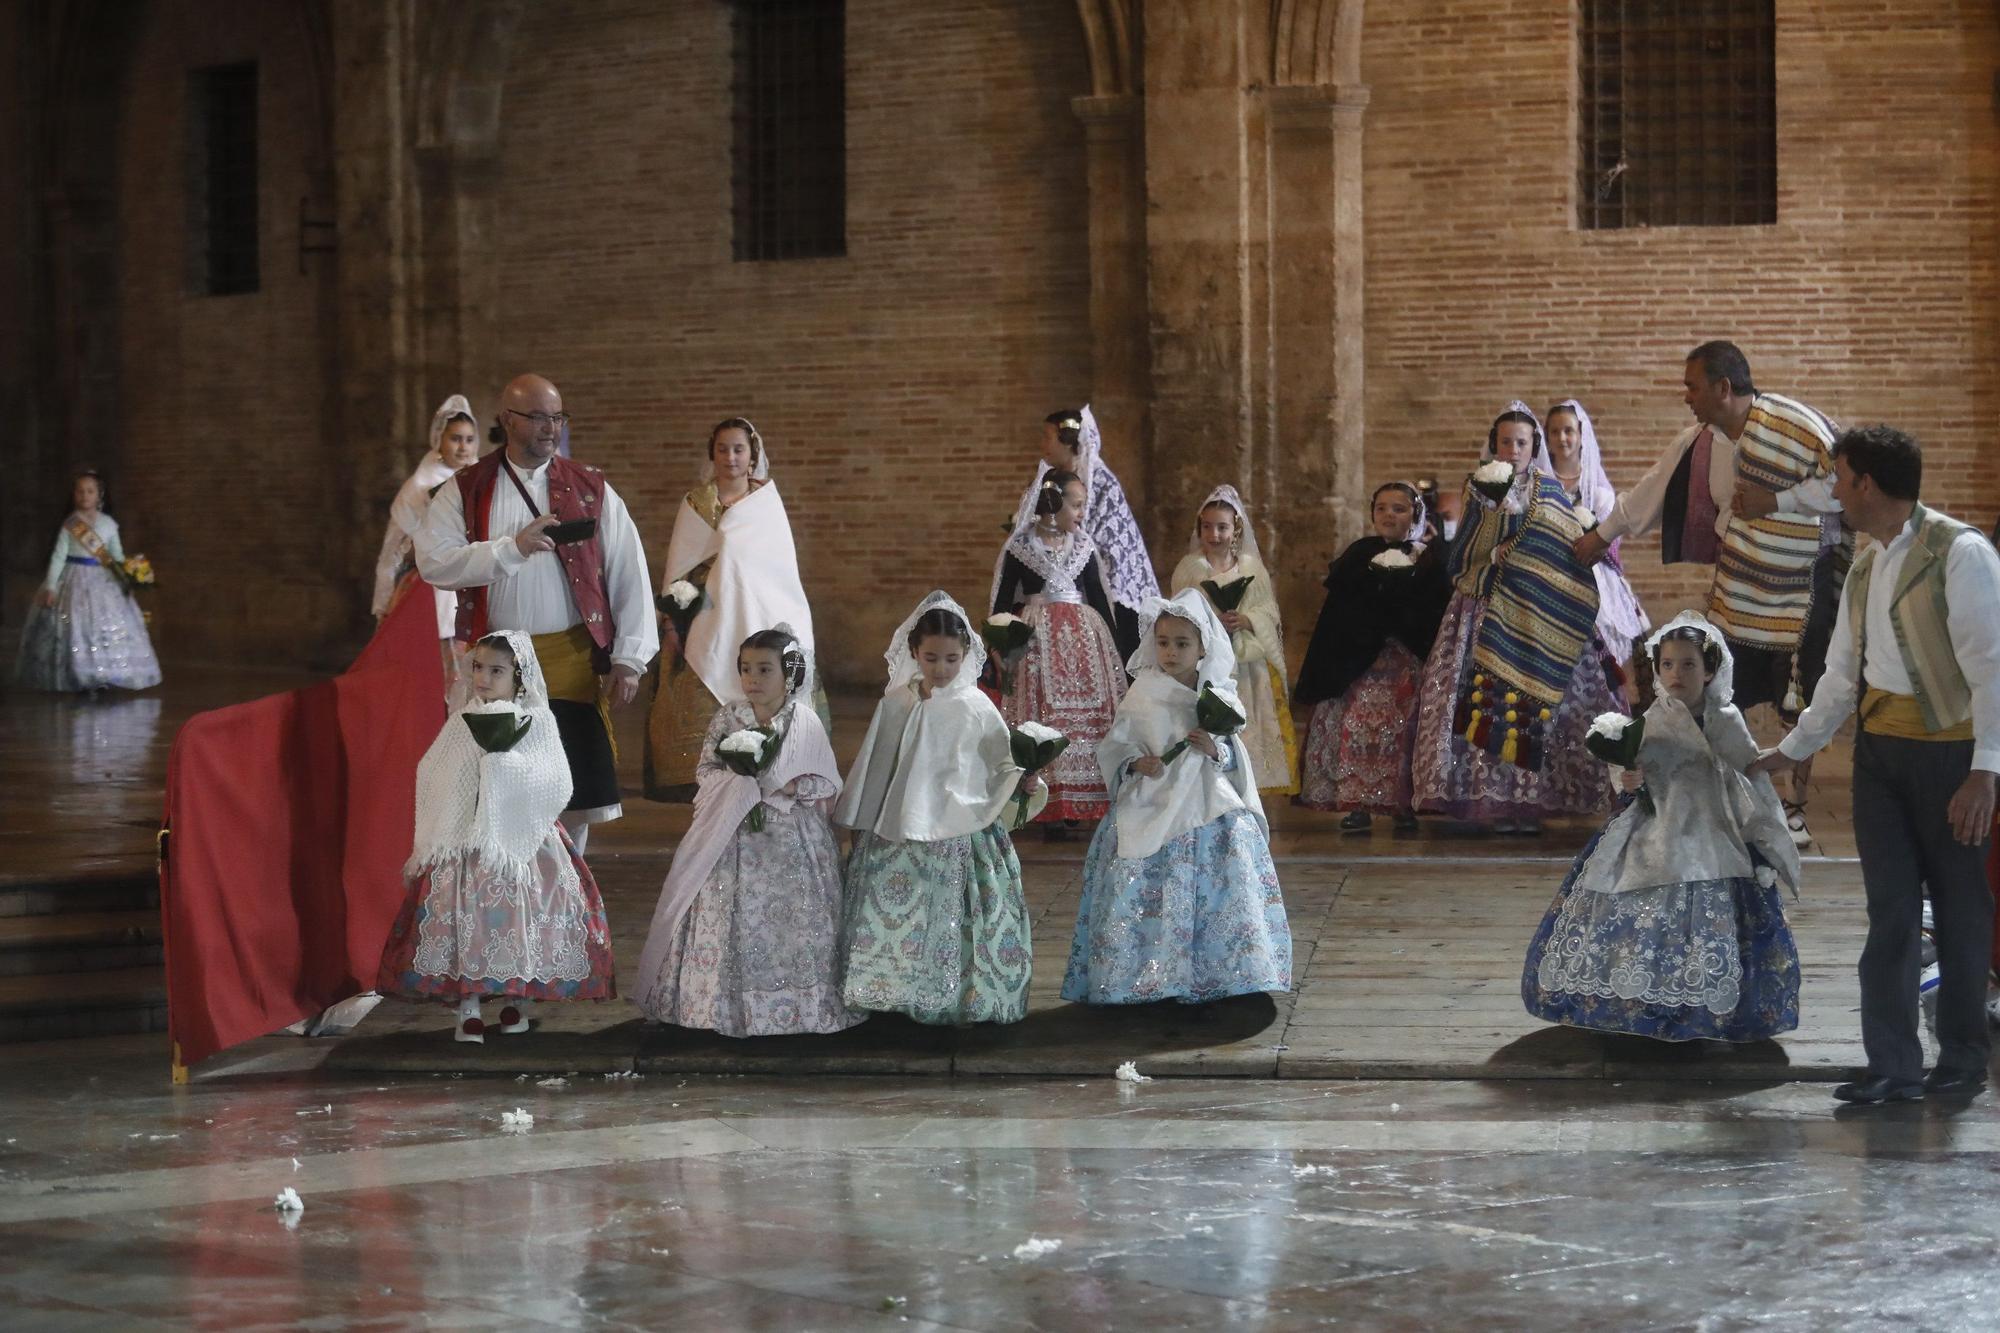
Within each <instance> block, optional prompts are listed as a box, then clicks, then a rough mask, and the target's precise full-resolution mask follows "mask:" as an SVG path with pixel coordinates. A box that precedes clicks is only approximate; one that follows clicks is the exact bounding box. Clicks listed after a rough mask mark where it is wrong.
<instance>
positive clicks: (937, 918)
mask: <svg viewBox="0 0 2000 1333" xmlns="http://www.w3.org/2000/svg"><path fill="white" fill-rule="evenodd" d="M884 658H885V660H886V661H887V663H888V668H889V684H888V688H887V689H886V690H884V691H883V694H882V702H881V703H879V704H877V705H876V706H875V716H874V717H873V718H872V719H871V720H870V721H869V723H868V734H867V736H866V737H865V738H863V740H862V742H861V753H860V754H859V755H858V756H856V758H855V760H854V767H853V768H852V769H850V770H849V771H848V774H847V786H846V789H845V790H844V791H843V792H842V793H841V796H840V804H839V806H838V808H836V810H835V811H834V820H835V822H836V823H838V824H840V825H841V826H843V827H845V828H850V829H853V830H854V847H853V850H852V852H851V853H850V854H849V856H848V859H847V907H846V916H845V920H844V922H843V924H842V927H841V946H842V953H843V956H844V963H843V971H844V976H845V980H844V983H843V988H842V990H843V996H844V998H845V999H846V1001H847V1003H848V1004H849V1005H850V1006H852V1007H854V1008H856V1009H876V1010H890V1011H895V1012H898V1013H904V1014H908V1015H909V1016H910V1017H911V1018H914V1019H915V1020H917V1021H918V1022H919V1023H939V1024H944V1023H951V1024H961V1025H963V1024H969V1023H1013V1022H1018V1021H1019V1020H1020V1019H1021V1018H1022V1017H1023V1016H1024V1015H1025V1014H1026V1013H1027V1011H1028V979H1029V974H1030V971H1031V968H1032V965H1033V956H1032V953H1031V949H1030V943H1029V932H1028V911H1027V904H1026V901H1025V899H1024V898H1023V897H1022V893H1021V863H1020V861H1019V860H1018V859H1017V858H1016V857H1015V855H1014V844H1013V843H1012V842H1011V841H1010V840H1009V839H1008V837H1007V829H1008V828H1009V827H1010V826H1018V825H1019V824H1021V823H1022V822H1025V820H1026V819H1028V818H1032V817H1033V816H1034V814H1035V812H1036V811H1037V810H1038V809H1039V808H1040V806H1041V804H1042V803H1043V802H1045V801H1046V800H1047V799H1048V792H1047V789H1046V787H1045V786H1044V785H1043V784H1042V783H1041V782H1040V781H1039V780H1036V781H1034V782H1033V784H1032V786H1031V787H1030V788H1029V789H1028V790H1027V791H1026V792H1025V793H1024V792H1023V787H1024V785H1026V782H1025V778H1026V775H1025V774H1023V772H1022V770H1021V768H1020V766H1019V765H1017V764H1016V763H1015V762H1014V759H1013V750H1012V745H1011V742H1010V738H1009V734H1008V728H1007V724H1006V722H1004V721H1002V720H1001V717H1000V712H999V710H998V709H996V708H995V707H994V706H993V702H992V700H990V699H988V698H987V697H986V696H985V695H984V694H982V693H980V691H979V690H978V689H977V688H976V687H975V684H974V682H975V681H977V679H978V677H979V673H980V670H981V669H982V668H983V667H984V665H985V660H986V645H985V644H984V643H983V642H981V641H980V638H979V636H978V635H977V634H975V633H973V629H972V622H971V621H970V620H969V619H968V618H967V617H966V614H965V610H964V608H963V607H961V606H959V604H958V603H957V602H955V601H953V600H952V599H951V598H950V597H949V596H947V595H946V594H944V593H942V592H934V593H932V594H930V595H929V596H928V597H926V598H924V600H923V601H922V602H920V603H918V604H917V609H916V610H915V611H913V612H911V613H910V615H909V617H908V618H907V619H905V620H904V621H903V623H902V625H901V626H900V627H898V629H897V630H896V634H895V637H893V638H892V639H890V640H889V649H888V651H887V653H885V654H884ZM1023 794H1025V795H1027V796H1028V798H1029V799H1028V800H1027V801H1026V803H1025V806H1024V804H1023V803H1022V802H1021V801H1020V800H1018V799H1017V798H1018V797H1019V796H1020V795H1023Z"/></svg>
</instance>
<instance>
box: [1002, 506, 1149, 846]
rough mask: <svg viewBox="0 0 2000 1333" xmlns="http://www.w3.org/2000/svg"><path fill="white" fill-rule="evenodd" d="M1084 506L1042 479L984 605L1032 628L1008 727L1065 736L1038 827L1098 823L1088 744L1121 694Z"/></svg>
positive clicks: (1098, 795)
mask: <svg viewBox="0 0 2000 1333" xmlns="http://www.w3.org/2000/svg"><path fill="white" fill-rule="evenodd" d="M1084 503H1085V497H1084V488H1083V482H1082V481H1080V480H1078V479H1077V476H1076V474H1075V473H1073V472H1060V471H1052V472H1049V473H1048V474H1046V475H1045V476H1044V477H1043V478H1042V483H1041V493H1040V495H1039V496H1038V498H1037V499H1036V502H1035V507H1034V512H1033V513H1032V514H1031V515H1030V516H1029V519H1028V521H1027V522H1026V523H1023V524H1022V525H1021V526H1020V527H1019V528H1017V529H1015V532H1014V535H1013V536H1012V537H1010V538H1008V540H1007V547H1006V550H1005V551H1004V552H1003V553H1002V556H1001V560H1000V578H999V584H998V587H997V588H996V589H995V591H994V596H993V610H994V612H995V613H998V612H1002V611H1007V612H1012V613H1013V614H1015V615H1018V616H1020V617H1021V618H1022V619H1024V620H1026V621H1028V622H1029V623H1030V624H1031V625H1033V626H1034V628H1035V637H1034V638H1033V639H1031V640H1029V641H1028V646H1027V648H1026V649H1025V650H1024V651H1023V652H1022V653H1021V659H1020V661H1019V662H1017V663H1016V664H1015V666H1014V684H1013V689H1012V690H1011V691H1009V692H1008V693H1007V694H1006V696H1005V698H1004V701H1003V702H1004V708H1005V713H1006V720H1007V724H1008V725H1009V726H1014V725H1016V724H1018V723H1021V722H1039V723H1041V724H1042V725H1043V726H1046V727H1052V728H1054V729H1055V730H1056V731H1059V732H1061V733H1062V734H1063V735H1065V736H1067V737H1069V748H1068V749H1067V750H1064V751H1063V753H1062V756H1061V757H1060V758H1058V759H1057V760H1056V762H1055V763H1053V764H1051V765H1050V766H1049V770H1048V772H1047V773H1046V774H1044V777H1045V778H1046V780H1047V782H1048V787H1049V804H1048V808H1047V809H1046V810H1044V811H1043V812H1042V818H1044V819H1047V820H1070V821H1081V820H1097V819H1102V818H1103V817H1104V812H1105V810H1106V808H1107V807H1108V806H1109V805H1110V802H1111V798H1110V797H1109V795H1107V794H1106V792H1105V790H1104V780H1103V778H1101V777H1100V776H1099V775H1098V771H1097V742H1098V741H1099V740H1101V739H1102V738H1103V736H1104V733H1105V732H1106V731H1108V730H1110V728H1111V719H1112V716H1113V715H1114V714H1115V713H1116V712H1117V711H1118V700H1119V699H1120V697H1122V696H1123V695H1124V693H1125V666H1124V663H1123V662H1121V661H1120V660H1119V657H1118V647H1117V644H1116V643H1115V642H1114V641H1113V640H1112V636H1111V626H1112V616H1113V613H1112V609H1111V601H1110V598H1109V597H1108V595H1107V594H1106V592H1105V584H1104V574H1103V569H1102V567H1101V566H1100V564H1099V562H1098V559H1097V547H1096V544H1095V543H1094V542H1093V541H1092V540H1091V537H1090V534H1089V533H1088V532H1085V531H1084V530H1083V527H1082V522H1083V511H1084ZM982 658H983V653H982Z"/></svg>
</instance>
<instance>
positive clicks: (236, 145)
mask: <svg viewBox="0 0 2000 1333" xmlns="http://www.w3.org/2000/svg"><path fill="white" fill-rule="evenodd" d="M188 102H189V106H188V112H189V114H188V130H189V136H188V137H189V144H188V146H189V153H188V158H189V173H188V174H189V179H188V239H189V257H190V264H189V267H190V269H191V270H192V277H193V286H194V289H195V290H196V291H198V292H204V293H206V294H208V295H210V296H230V295H234V294H236V293H239V292H254V291H256V290H257V286H258V264H257V66H256V65H255V64H254V63H249V64H240V65H217V66H214V67H212V68H209V69H199V70H196V71H195V72H194V77H193V79H192V80H191V83H190V88H189V98H188Z"/></svg>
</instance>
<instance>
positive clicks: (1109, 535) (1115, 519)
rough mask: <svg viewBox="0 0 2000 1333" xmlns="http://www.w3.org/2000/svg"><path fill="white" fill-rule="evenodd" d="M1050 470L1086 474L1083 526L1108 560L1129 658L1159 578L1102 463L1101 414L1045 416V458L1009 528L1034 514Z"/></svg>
mask: <svg viewBox="0 0 2000 1333" xmlns="http://www.w3.org/2000/svg"><path fill="white" fill-rule="evenodd" d="M1051 471H1065V472H1074V473H1075V474H1076V475H1077V476H1079V477H1081V478H1082V479H1083V486H1084V491H1085V493H1086V494H1087V495H1088V497H1089V498H1088V501H1087V505H1086V508H1085V510H1084V516H1083V530H1084V531H1085V532H1088V533H1089V534H1090V539H1091V540H1092V541H1093V542H1095V543H1096V544H1097V550H1098V555H1099V557H1100V558H1101V559H1102V561H1103V563H1104V570H1105V576H1106V579H1105V581H1106V582H1107V583H1108V584H1109V585H1110V586H1109V587H1108V588H1107V591H1108V592H1109V593H1110V595H1111V603H1112V608H1113V610H1112V620H1111V633H1112V637H1113V638H1114V639H1115V640H1116V641H1117V644H1118V655H1119V656H1120V657H1121V658H1122V657H1130V656H1131V655H1132V650H1133V649H1134V648H1137V647H1138V646H1139V629H1138V626H1139V608H1140V607H1142V606H1144V605H1145V604H1146V599H1147V598H1149V597H1158V596H1159V595H1160V580H1159V577H1158V575H1156V574H1155V573H1154V572H1153V558H1152V556H1150V555H1149V554H1147V552H1146V538H1145V537H1144V535H1143V534H1141V533H1140V531H1139V520H1138V519H1137V518H1135V517H1133V514H1132V506H1131V504H1130V503H1129V502H1128V501H1127V500H1126V499H1125V488H1124V487H1123V486H1121V485H1119V484H1118V478H1117V476H1116V475H1115V474H1114V473H1113V472H1112V471H1111V469H1110V467H1109V466H1107V465H1106V464H1105V462H1104V437H1103V436H1101V435H1100V434H1098V430H1097V418H1096V417H1094V416H1092V415H1091V412H1090V405H1089V404H1088V403H1086V404H1084V406H1082V407H1080V408H1078V409H1077V410H1075V411H1073V412H1072V411H1070V410H1068V409H1067V408H1064V409H1061V410H1058V411H1055V412H1051V413H1049V414H1048V416H1046V417H1044V418H1043V419H1042V461H1041V463H1040V465H1039V466H1037V467H1036V469H1035V479H1034V480H1033V481H1031V482H1029V483H1028V489H1027V490H1025V491H1023V492H1021V502H1020V504H1018V505H1016V506H1015V508H1014V524H1013V527H1012V528H1011V529H1010V530H1011V531H1014V532H1019V531H1020V530H1021V529H1022V528H1023V527H1025V526H1026V525H1027V524H1028V523H1029V522H1030V521H1031V520H1032V519H1033V518H1034V516H1035V503H1036V501H1037V500H1038V499H1039V498H1040V496H1041V489H1042V479H1043V478H1044V477H1046V476H1048V474H1049V473H1050V472H1051ZM1004 559H1005V557H1004V555H1003V557H1002V561H1004ZM1002 561H996V562H995V563H994V566H993V589H992V592H991V593H989V594H988V596H987V601H988V602H989V603H990V602H992V601H993V600H994V599H995V598H996V597H997V596H998V595H999V592H1000V579H1001V572H1002Z"/></svg>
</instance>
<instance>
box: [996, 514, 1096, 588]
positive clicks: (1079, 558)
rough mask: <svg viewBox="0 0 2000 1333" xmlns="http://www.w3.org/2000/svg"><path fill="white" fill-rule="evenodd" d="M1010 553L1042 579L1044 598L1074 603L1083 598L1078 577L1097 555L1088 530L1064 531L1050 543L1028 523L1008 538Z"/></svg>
mask: <svg viewBox="0 0 2000 1333" xmlns="http://www.w3.org/2000/svg"><path fill="white" fill-rule="evenodd" d="M1007 554H1009V555H1011V556H1013V557H1014V558H1015V559H1016V560H1018V561H1020V562H1021V564H1022V565H1023V566H1024V567H1025V568H1026V569H1027V570H1028V571H1029V572H1030V573H1032V574H1033V575H1035V577H1037V578H1039V579H1040V580H1041V581H1042V584H1043V587H1042V592H1041V597H1042V600H1043V601H1045V602H1068V603H1069V604H1071V605H1072V606H1075V605H1080V604H1081V603H1082V601H1083V589H1082V587H1081V586H1079V583H1078V580H1080V579H1081V578H1082V577H1083V571H1084V570H1085V569H1086V568H1087V567H1088V566H1089V564H1090V562H1091V560H1092V559H1093V558H1094V557H1095V556H1096V555H1097V545H1096V543H1095V542H1093V541H1092V540H1091V538H1090V534H1089V533H1087V532H1082V531H1078V532H1071V533H1066V534H1064V536H1063V538H1062V540H1061V541H1060V542H1058V543H1057V544H1056V545H1054V546H1050V545H1048V544H1047V543H1046V542H1044V541H1043V540H1042V538H1041V536H1040V535H1039V534H1038V533H1037V532H1036V531H1035V529H1034V528H1033V526H1029V527H1025V528H1022V529H1020V530H1018V531H1017V532H1015V534H1014V535H1013V536H1012V537H1011V538H1009V539H1008V542H1007Z"/></svg>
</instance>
